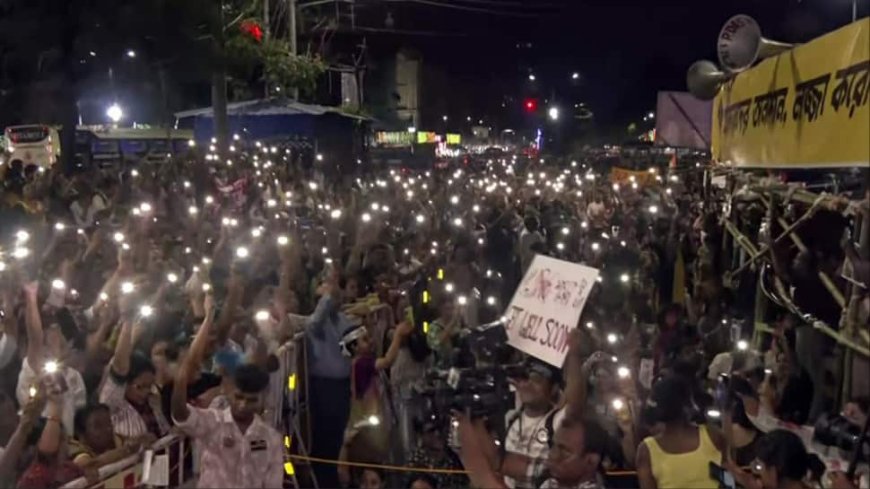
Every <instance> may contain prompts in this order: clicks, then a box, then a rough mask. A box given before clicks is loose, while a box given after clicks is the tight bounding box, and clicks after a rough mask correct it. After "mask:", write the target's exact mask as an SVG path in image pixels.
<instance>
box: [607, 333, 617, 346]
mask: <svg viewBox="0 0 870 489" xmlns="http://www.w3.org/2000/svg"><path fill="white" fill-rule="evenodd" d="M616 340H617V337H616V334H615V333H608V334H607V342H608V343H610V344H611V345H612V344H614V343H616Z"/></svg>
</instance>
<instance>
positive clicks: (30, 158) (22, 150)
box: [3, 124, 60, 168]
mask: <svg viewBox="0 0 870 489" xmlns="http://www.w3.org/2000/svg"><path fill="white" fill-rule="evenodd" d="M3 133H4V137H5V140H6V149H5V153H6V161H8V162H9V163H10V164H11V163H14V162H16V161H20V162H21V163H22V164H23V165H24V166H25V167H27V166H29V165H36V166H38V167H42V168H48V167H50V166H52V165H54V164H55V163H57V161H58V158H59V157H60V136H59V134H58V132H57V129H56V128H54V127H51V126H47V125H44V124H29V125H24V126H9V127H7V128H6V130H5V131H4V132H3Z"/></svg>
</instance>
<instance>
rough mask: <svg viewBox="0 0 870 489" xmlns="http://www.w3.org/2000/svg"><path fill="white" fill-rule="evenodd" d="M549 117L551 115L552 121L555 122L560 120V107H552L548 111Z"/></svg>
mask: <svg viewBox="0 0 870 489" xmlns="http://www.w3.org/2000/svg"><path fill="white" fill-rule="evenodd" d="M547 115H549V116H550V119H552V120H554V121H555V120H559V108H558V107H550V109H549V110H547Z"/></svg>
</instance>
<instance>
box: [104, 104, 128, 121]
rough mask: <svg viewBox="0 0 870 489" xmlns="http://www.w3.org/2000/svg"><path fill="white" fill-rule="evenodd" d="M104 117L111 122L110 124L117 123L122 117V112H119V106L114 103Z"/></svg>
mask: <svg viewBox="0 0 870 489" xmlns="http://www.w3.org/2000/svg"><path fill="white" fill-rule="evenodd" d="M106 116H107V117H108V118H109V119H111V120H112V122H118V121H120V120H121V118H122V117H124V111H123V110H121V106H120V105H118V104H117V103H114V104H112V105H110V106H109V108H108V109H106Z"/></svg>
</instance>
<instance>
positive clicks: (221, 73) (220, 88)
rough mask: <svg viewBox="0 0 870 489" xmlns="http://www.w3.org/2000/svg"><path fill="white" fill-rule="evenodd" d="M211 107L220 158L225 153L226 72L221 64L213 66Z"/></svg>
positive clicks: (226, 129)
mask: <svg viewBox="0 0 870 489" xmlns="http://www.w3.org/2000/svg"><path fill="white" fill-rule="evenodd" d="M211 108H212V113H213V117H214V137H215V138H217V145H216V146H217V153H218V155H220V158H221V160H223V159H224V158H226V155H227V136H228V134H229V124H228V121H227V74H226V70H225V69H224V67H223V65H219V66H217V67H216V68H215V70H214V73H213V74H212V79H211Z"/></svg>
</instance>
